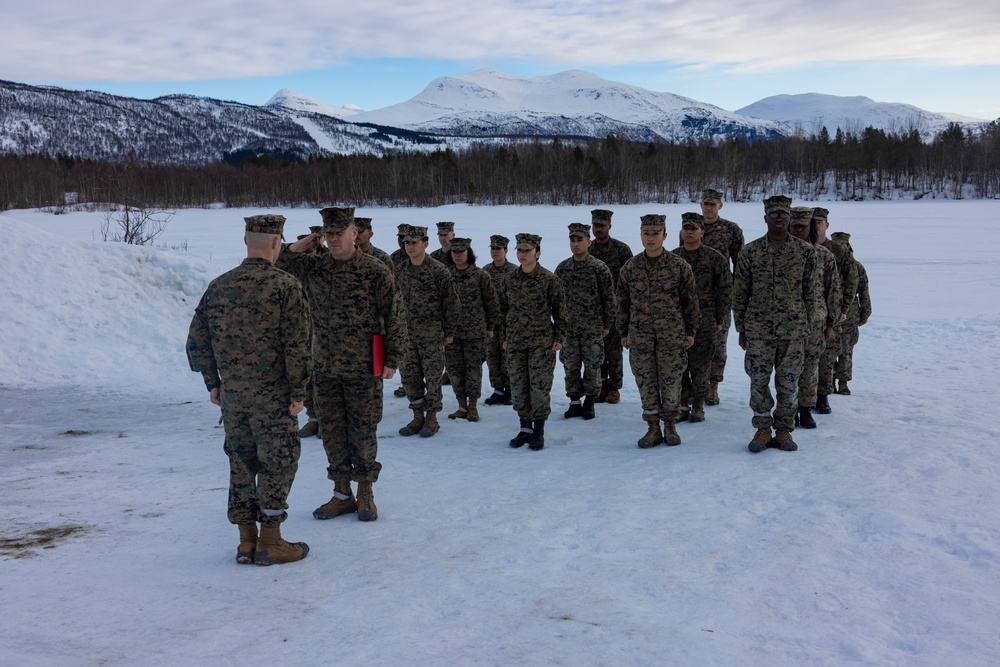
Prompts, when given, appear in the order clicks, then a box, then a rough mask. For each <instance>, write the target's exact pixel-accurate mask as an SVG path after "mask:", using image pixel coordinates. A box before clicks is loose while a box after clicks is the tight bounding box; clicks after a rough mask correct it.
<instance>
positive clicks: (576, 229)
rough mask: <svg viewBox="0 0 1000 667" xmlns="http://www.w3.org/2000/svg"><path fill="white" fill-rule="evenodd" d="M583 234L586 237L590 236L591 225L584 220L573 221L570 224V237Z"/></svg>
mask: <svg viewBox="0 0 1000 667" xmlns="http://www.w3.org/2000/svg"><path fill="white" fill-rule="evenodd" d="M574 236H582V237H583V238H585V239H589V238H590V225H585V224H583V223H582V222H572V223H570V225H569V237H570V238H573V237H574Z"/></svg>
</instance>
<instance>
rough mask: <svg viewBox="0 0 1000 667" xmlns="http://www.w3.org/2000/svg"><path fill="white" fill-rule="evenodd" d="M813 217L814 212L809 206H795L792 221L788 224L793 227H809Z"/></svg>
mask: <svg viewBox="0 0 1000 667" xmlns="http://www.w3.org/2000/svg"><path fill="white" fill-rule="evenodd" d="M812 217H813V210H812V208H810V207H809V206H793V207H792V215H791V221H790V222H789V223H788V224H789V225H791V226H792V227H808V226H809V223H810V222H811V221H812Z"/></svg>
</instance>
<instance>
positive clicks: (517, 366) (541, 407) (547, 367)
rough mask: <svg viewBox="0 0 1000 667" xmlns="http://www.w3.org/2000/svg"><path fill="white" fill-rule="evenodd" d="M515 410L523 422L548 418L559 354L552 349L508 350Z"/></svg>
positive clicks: (550, 410)
mask: <svg viewBox="0 0 1000 667" xmlns="http://www.w3.org/2000/svg"><path fill="white" fill-rule="evenodd" d="M507 359H508V361H509V363H508V371H509V372H510V388H511V392H512V393H513V398H514V411H515V412H516V413H517V416H518V417H520V418H521V419H527V420H529V421H534V420H536V419H548V418H549V414H551V412H552V407H551V400H550V399H551V396H552V376H553V374H554V373H555V370H556V353H555V351H554V350H552V349H551V348H549V347H531V348H527V349H521V350H507Z"/></svg>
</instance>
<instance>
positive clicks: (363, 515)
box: [358, 413, 433, 521]
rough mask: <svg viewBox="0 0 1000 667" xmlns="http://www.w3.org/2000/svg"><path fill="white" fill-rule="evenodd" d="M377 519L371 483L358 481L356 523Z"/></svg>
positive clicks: (369, 481)
mask: <svg viewBox="0 0 1000 667" xmlns="http://www.w3.org/2000/svg"><path fill="white" fill-rule="evenodd" d="M432 414H433V413H432ZM377 518H378V508H377V507H375V496H374V495H373V494H372V481H371V480H370V479H368V480H364V479H362V480H359V481H358V521H374V520H375V519H377Z"/></svg>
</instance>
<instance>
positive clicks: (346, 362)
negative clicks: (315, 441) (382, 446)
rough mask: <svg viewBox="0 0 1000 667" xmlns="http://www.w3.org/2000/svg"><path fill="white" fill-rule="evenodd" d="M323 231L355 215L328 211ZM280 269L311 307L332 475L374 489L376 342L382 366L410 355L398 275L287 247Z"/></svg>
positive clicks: (378, 393)
mask: <svg viewBox="0 0 1000 667" xmlns="http://www.w3.org/2000/svg"><path fill="white" fill-rule="evenodd" d="M321 213H322V214H323V216H324V222H325V223H326V224H324V230H335V229H344V228H345V227H347V226H348V225H350V224H352V222H353V218H354V209H351V208H344V209H323V211H322V212H321ZM278 266H279V267H281V268H283V269H285V270H286V271H288V272H289V273H291V274H292V275H294V276H295V277H297V278H298V279H299V280H300V281H302V286H303V287H304V288H305V292H306V295H307V296H308V298H309V303H310V305H311V307H312V323H313V344H312V349H313V369H314V373H315V378H314V391H315V401H316V409H317V411H318V413H319V420H320V437H321V438H322V439H323V448H324V449H325V450H326V457H327V463H328V467H327V476H328V477H329V479H331V480H333V481H334V482H336V483H338V484H344V483H347V484H349V483H350V481H351V480H354V481H358V482H361V481H365V482H375V481H376V480H377V479H378V475H379V471H380V470H381V469H382V464H381V463H379V462H378V461H377V455H378V440H377V438H376V429H377V428H378V424H379V422H380V421H381V420H382V377H381V375H375V369H374V368H373V362H372V345H373V343H372V341H373V338H374V336H376V335H379V334H381V335H383V336H384V338H383V346H384V352H385V357H384V366H385V367H386V368H398V367H399V365H400V363H401V362H400V358H401V357H402V355H403V350H404V349H406V342H407V341H406V327H405V325H404V321H403V317H402V310H401V307H400V303H399V297H398V296H397V294H396V289H397V288H396V281H395V279H394V278H393V275H392V271H391V270H390V269H389V268H388V267H387V266H385V265H384V264H383V263H382V262H380V261H378V260H377V259H375V258H373V257H371V256H369V255H366V254H364V253H362V252H357V251H355V253H354V256H353V257H352V258H351V259H349V260H347V261H343V262H341V261H338V260H335V259H334V258H333V256H331V255H330V254H329V253H326V254H323V255H320V256H311V255H307V254H304V253H296V252H292V251H290V250H288V248H287V246H286V247H283V248H282V251H281V255H280V256H279V257H278Z"/></svg>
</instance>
